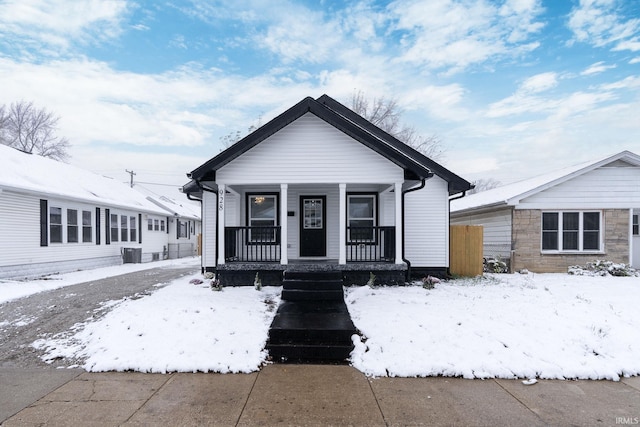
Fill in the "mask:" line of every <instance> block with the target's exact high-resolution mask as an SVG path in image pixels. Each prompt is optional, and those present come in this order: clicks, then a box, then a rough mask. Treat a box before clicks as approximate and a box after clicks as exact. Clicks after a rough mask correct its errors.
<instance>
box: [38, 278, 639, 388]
mask: <svg viewBox="0 0 640 427" xmlns="http://www.w3.org/2000/svg"><path fill="white" fill-rule="evenodd" d="M194 277H197V276H193V277H186V278H182V279H179V280H177V281H175V282H173V283H171V284H169V285H167V286H165V287H163V288H161V289H159V290H158V291H156V292H155V293H153V294H152V295H149V296H146V297H143V298H141V299H137V300H126V301H119V302H113V303H111V305H114V307H110V310H111V311H110V312H109V313H108V314H106V315H105V316H104V317H102V318H101V319H100V320H98V321H95V322H89V323H87V324H82V325H77V326H76V328H75V330H74V331H71V332H70V333H69V334H66V335H67V336H66V337H65V336H59V337H52V338H49V339H45V340H40V341H38V342H36V343H35V344H34V345H35V346H36V347H38V348H41V349H43V350H45V351H46V355H45V358H55V357H65V358H70V359H72V360H74V359H76V358H77V359H78V360H80V361H81V362H80V364H81V366H82V367H84V368H85V369H87V370H90V371H103V370H137V371H143V372H167V371H183V372H184V371H215V372H250V371H254V370H258V369H260V366H261V365H262V364H263V363H264V362H265V360H266V357H267V354H266V352H265V351H264V345H265V342H266V340H267V334H268V328H269V325H270V323H271V320H272V319H273V315H274V314H275V307H276V305H277V304H278V302H279V293H280V288H270V287H265V288H262V290H259V291H258V290H256V289H254V288H253V287H252V286H247V287H242V288H224V289H223V290H222V291H220V292H214V291H212V290H211V289H210V288H209V287H208V286H207V283H206V282H205V283H204V284H201V285H194V284H191V283H189V280H190V279H193V278H194ZM345 294H346V298H345V300H346V302H347V306H348V307H349V311H350V312H351V316H352V318H353V321H354V323H355V324H356V326H357V327H358V329H359V330H360V331H361V332H362V334H363V335H364V336H365V339H363V341H360V340H359V339H357V338H356V339H355V341H356V348H355V350H354V352H353V353H352V360H351V363H352V365H353V366H354V367H356V368H357V369H359V370H361V371H362V372H364V373H366V374H368V375H371V376H386V375H389V376H430V375H445V376H464V377H466V378H490V377H501V378H514V377H520V378H530V377H538V378H583V379H613V380H617V379H619V378H620V376H625V375H627V376H631V375H638V374H640V315H639V314H638V313H639V312H640V311H639V310H638V308H639V307H640V278H637V277H624V278H618V277H587V276H569V275H566V274H528V275H517V274H516V275H487V276H485V277H484V278H476V279H464V280H455V281H449V282H444V283H440V284H438V285H436V287H435V289H430V290H427V289H423V288H422V287H421V286H420V285H415V286H407V287H375V288H371V287H368V286H367V287H357V288H347V289H346V291H345Z"/></svg>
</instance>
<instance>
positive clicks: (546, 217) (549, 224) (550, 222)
mask: <svg viewBox="0 0 640 427" xmlns="http://www.w3.org/2000/svg"><path fill="white" fill-rule="evenodd" d="M542 230H544V231H557V230H558V214H557V213H555V212H546V213H543V214H542Z"/></svg>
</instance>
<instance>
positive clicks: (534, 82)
mask: <svg viewBox="0 0 640 427" xmlns="http://www.w3.org/2000/svg"><path fill="white" fill-rule="evenodd" d="M557 85H558V74H557V73H554V72H548V73H541V74H536V75H535V76H532V77H529V78H528V79H526V80H525V81H524V82H523V83H522V85H520V88H519V89H518V91H519V92H522V93H540V92H544V91H545V90H548V89H551V88H553V87H555V86H557Z"/></svg>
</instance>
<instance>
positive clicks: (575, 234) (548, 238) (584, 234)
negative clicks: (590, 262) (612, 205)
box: [542, 211, 602, 252]
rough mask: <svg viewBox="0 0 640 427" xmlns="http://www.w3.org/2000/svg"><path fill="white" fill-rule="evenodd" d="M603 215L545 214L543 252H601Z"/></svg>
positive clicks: (543, 218)
mask: <svg viewBox="0 0 640 427" xmlns="http://www.w3.org/2000/svg"><path fill="white" fill-rule="evenodd" d="M601 224H602V214H601V212H599V211H593V212H578V211H571V212H543V213H542V251H543V252H598V251H601V250H602V248H601V246H602V243H601V240H602V239H601V235H602V233H601Z"/></svg>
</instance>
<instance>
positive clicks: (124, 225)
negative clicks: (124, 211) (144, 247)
mask: <svg viewBox="0 0 640 427" xmlns="http://www.w3.org/2000/svg"><path fill="white" fill-rule="evenodd" d="M128 240H129V217H127V216H126V215H120V241H121V242H126V241H128Z"/></svg>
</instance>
